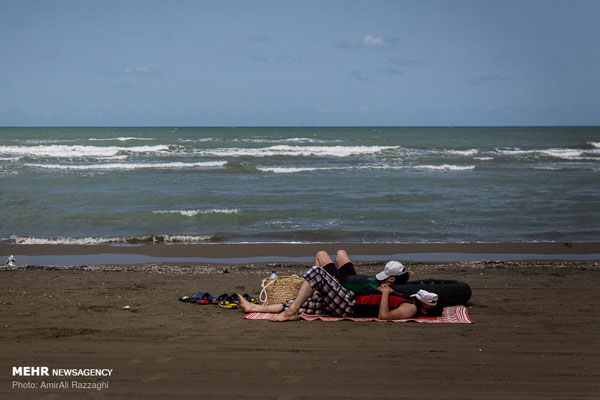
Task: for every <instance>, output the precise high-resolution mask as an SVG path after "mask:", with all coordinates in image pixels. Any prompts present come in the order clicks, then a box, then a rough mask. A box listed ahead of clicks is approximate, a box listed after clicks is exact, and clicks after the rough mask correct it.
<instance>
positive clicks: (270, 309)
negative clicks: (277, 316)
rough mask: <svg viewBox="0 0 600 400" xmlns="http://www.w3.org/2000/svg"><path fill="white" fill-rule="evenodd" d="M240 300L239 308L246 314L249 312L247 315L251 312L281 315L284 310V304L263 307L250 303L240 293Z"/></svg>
mask: <svg viewBox="0 0 600 400" xmlns="http://www.w3.org/2000/svg"><path fill="white" fill-rule="evenodd" d="M238 298H239V299H240V302H239V304H238V306H239V307H240V308H241V309H242V310H243V311H244V312H247V313H249V312H264V313H280V312H281V311H282V310H283V304H267V305H261V304H254V303H250V302H249V301H248V300H246V299H245V298H244V297H243V296H242V295H241V294H239V293H238Z"/></svg>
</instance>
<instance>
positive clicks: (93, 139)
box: [88, 136, 156, 142]
mask: <svg viewBox="0 0 600 400" xmlns="http://www.w3.org/2000/svg"><path fill="white" fill-rule="evenodd" d="M88 140H90V141H95V142H108V141H114V140H118V141H119V142H127V141H130V140H156V139H154V138H143V137H133V136H127V137H115V138H102V139H98V138H89V139H88Z"/></svg>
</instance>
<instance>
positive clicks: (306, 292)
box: [271, 281, 314, 321]
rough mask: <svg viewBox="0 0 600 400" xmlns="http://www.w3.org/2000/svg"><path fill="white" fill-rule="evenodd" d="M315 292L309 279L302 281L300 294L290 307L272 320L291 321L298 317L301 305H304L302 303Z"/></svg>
mask: <svg viewBox="0 0 600 400" xmlns="http://www.w3.org/2000/svg"><path fill="white" fill-rule="evenodd" d="M313 292H314V291H313V289H312V288H311V287H310V284H309V283H308V282H307V281H304V282H302V286H301V287H300V290H299V291H298V296H296V299H295V300H294V302H293V303H292V305H291V306H290V308H288V309H287V310H284V311H282V312H280V313H279V314H277V315H275V316H274V317H273V318H271V321H291V320H295V319H298V311H299V310H300V307H302V304H304V303H305V302H306V300H308V299H309V298H310V296H312V295H313Z"/></svg>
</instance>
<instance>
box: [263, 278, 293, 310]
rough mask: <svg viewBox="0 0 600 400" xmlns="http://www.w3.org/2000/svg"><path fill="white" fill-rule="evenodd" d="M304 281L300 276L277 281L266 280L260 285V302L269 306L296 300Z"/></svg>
mask: <svg viewBox="0 0 600 400" xmlns="http://www.w3.org/2000/svg"><path fill="white" fill-rule="evenodd" d="M302 282H304V279H302V278H300V277H299V276H298V275H291V276H280V277H279V278H277V279H275V280H270V279H269V278H265V279H263V281H262V284H261V285H260V286H261V287H262V290H261V291H260V296H259V297H260V301H261V302H265V301H266V302H267V303H268V304H280V303H283V302H286V301H288V300H291V299H294V298H296V296H297V295H298V291H299V290H300V286H302Z"/></svg>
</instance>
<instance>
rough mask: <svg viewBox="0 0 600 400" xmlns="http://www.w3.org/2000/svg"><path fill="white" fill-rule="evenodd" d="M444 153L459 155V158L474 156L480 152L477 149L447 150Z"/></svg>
mask: <svg viewBox="0 0 600 400" xmlns="http://www.w3.org/2000/svg"><path fill="white" fill-rule="evenodd" d="M444 153H448V154H455V155H459V156H472V155H475V154H477V153H479V150H477V149H470V150H446V151H444Z"/></svg>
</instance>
